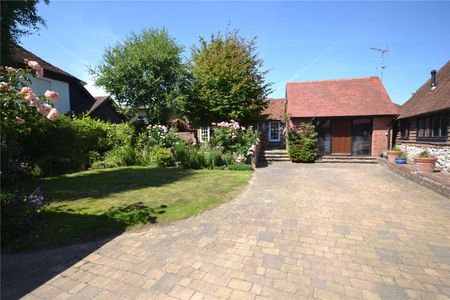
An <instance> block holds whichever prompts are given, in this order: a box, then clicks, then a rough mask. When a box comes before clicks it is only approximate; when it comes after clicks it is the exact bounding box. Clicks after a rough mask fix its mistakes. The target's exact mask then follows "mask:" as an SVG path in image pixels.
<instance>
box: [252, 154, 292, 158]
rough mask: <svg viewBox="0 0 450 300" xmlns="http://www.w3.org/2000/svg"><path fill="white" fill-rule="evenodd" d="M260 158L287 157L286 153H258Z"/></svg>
mask: <svg viewBox="0 0 450 300" xmlns="http://www.w3.org/2000/svg"><path fill="white" fill-rule="evenodd" d="M259 157H260V158H262V157H289V155H287V154H263V155H259Z"/></svg>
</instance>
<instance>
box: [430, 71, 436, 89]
mask: <svg viewBox="0 0 450 300" xmlns="http://www.w3.org/2000/svg"><path fill="white" fill-rule="evenodd" d="M435 87H436V70H432V71H431V88H432V89H434V88H435Z"/></svg>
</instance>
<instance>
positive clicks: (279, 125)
mask: <svg viewBox="0 0 450 300" xmlns="http://www.w3.org/2000/svg"><path fill="white" fill-rule="evenodd" d="M272 124H278V139H272ZM280 130H281V124H280V122H279V121H272V122H269V142H279V141H280V140H281V134H280Z"/></svg>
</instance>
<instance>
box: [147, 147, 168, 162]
mask: <svg viewBox="0 0 450 300" xmlns="http://www.w3.org/2000/svg"><path fill="white" fill-rule="evenodd" d="M150 157H151V161H152V163H153V164H154V165H157V166H158V167H169V166H171V165H173V158H172V152H171V151H170V149H169V148H161V147H159V146H155V147H153V148H152V152H151V154H150Z"/></svg>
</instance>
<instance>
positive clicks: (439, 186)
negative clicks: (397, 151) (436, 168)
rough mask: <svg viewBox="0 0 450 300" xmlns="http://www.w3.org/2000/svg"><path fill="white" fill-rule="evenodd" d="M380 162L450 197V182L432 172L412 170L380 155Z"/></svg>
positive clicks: (395, 171)
mask: <svg viewBox="0 0 450 300" xmlns="http://www.w3.org/2000/svg"><path fill="white" fill-rule="evenodd" d="M377 162H378V164H380V165H382V166H384V167H386V168H387V169H389V170H391V171H392V172H394V173H397V174H399V175H400V176H402V177H405V178H407V179H409V180H411V181H413V182H415V183H418V184H420V185H422V186H424V187H426V188H429V189H430V190H432V191H434V192H436V193H438V194H440V195H442V196H444V197H447V198H449V199H450V183H448V184H445V183H444V182H440V181H438V180H436V179H434V178H433V176H432V175H431V174H430V175H428V174H423V173H419V172H417V171H412V170H410V168H408V167H406V166H402V165H397V164H394V163H391V162H389V161H388V160H387V159H385V158H381V157H378V159H377Z"/></svg>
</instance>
